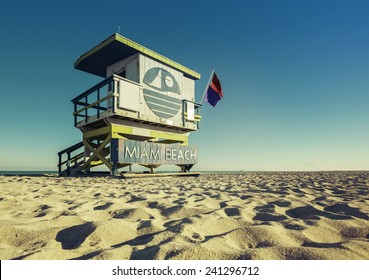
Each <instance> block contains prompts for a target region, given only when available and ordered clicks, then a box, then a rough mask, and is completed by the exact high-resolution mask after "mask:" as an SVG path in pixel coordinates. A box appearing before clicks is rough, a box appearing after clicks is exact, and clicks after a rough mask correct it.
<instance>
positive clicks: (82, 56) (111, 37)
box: [74, 33, 201, 79]
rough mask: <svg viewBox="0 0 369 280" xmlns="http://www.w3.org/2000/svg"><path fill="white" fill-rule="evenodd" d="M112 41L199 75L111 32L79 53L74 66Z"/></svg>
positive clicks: (185, 71) (197, 75)
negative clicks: (90, 47)
mask: <svg viewBox="0 0 369 280" xmlns="http://www.w3.org/2000/svg"><path fill="white" fill-rule="evenodd" d="M114 41H118V42H120V43H122V44H124V45H126V46H129V47H131V48H133V49H135V50H137V51H138V52H140V53H143V54H145V55H147V56H149V57H152V58H154V59H156V60H158V61H160V62H162V63H164V64H167V65H169V66H172V67H173V68H175V69H178V70H179V71H181V72H183V73H185V74H188V75H189V76H191V77H194V78H195V79H200V78H201V75H200V74H199V73H197V72H196V71H193V70H191V69H189V68H187V67H185V66H183V65H181V64H179V63H177V62H175V61H173V60H171V59H169V58H167V57H165V56H163V55H161V54H158V53H157V52H154V51H152V50H150V49H148V48H145V47H144V46H142V45H140V44H138V43H136V42H134V41H132V40H130V39H128V38H126V37H123V36H122V35H120V34H117V33H115V34H113V35H112V36H110V37H109V38H108V39H106V40H105V41H103V42H102V43H100V44H99V45H97V46H96V47H94V48H93V49H91V50H90V51H88V52H86V53H85V54H83V55H81V56H80V57H79V58H78V60H77V61H76V62H75V63H74V67H75V68H76V67H77V66H78V65H79V64H80V63H81V62H82V61H83V60H84V59H86V58H87V57H89V56H90V55H92V54H94V53H95V52H97V51H98V50H100V49H102V48H104V47H106V46H107V45H109V44H111V43H112V42H114Z"/></svg>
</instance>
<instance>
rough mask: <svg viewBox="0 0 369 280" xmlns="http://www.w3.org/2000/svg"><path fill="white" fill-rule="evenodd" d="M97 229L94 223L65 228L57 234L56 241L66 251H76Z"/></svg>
mask: <svg viewBox="0 0 369 280" xmlns="http://www.w3.org/2000/svg"><path fill="white" fill-rule="evenodd" d="M95 229H96V225H95V224H94V223H92V222H88V223H84V224H81V225H78V226H73V227H69V228H65V229H63V230H61V231H59V232H58V233H57V235H56V238H55V240H56V241H58V242H60V243H61V245H62V248H63V249H64V250H71V249H76V248H78V247H79V246H80V245H81V244H82V243H83V242H84V241H85V240H86V238H87V237H88V236H89V235H90V234H91V233H93V232H94V231H95Z"/></svg>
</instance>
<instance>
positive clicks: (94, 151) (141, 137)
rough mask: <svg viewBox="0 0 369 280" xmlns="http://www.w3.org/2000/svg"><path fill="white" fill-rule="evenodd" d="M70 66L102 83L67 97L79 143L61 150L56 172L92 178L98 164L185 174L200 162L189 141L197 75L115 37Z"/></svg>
mask: <svg viewBox="0 0 369 280" xmlns="http://www.w3.org/2000/svg"><path fill="white" fill-rule="evenodd" d="M74 67H75V68H76V69H79V70H82V71H85V72H88V73H91V74H94V75H97V76H100V77H102V78H104V80H102V81H101V82H100V83H98V84H97V85H95V86H93V87H91V88H89V89H88V90H86V91H85V92H83V93H81V94H80V95H78V96H77V97H75V98H74V99H73V100H72V103H73V104H74V112H73V116H74V126H75V127H76V128H78V129H79V130H80V131H81V132H82V139H83V140H82V141H81V142H80V143H77V144H75V145H73V146H71V147H69V148H67V149H65V150H63V151H61V152H59V153H58V156H59V164H58V168H59V175H66V176H70V175H76V174H82V173H84V174H89V173H90V172H92V171H91V168H93V167H97V166H101V165H105V166H106V167H107V168H108V169H109V173H110V174H111V175H118V174H119V173H120V172H119V171H118V170H119V169H120V168H123V167H126V166H130V165H132V164H134V163H136V164H140V165H142V166H145V167H147V168H149V170H150V172H151V173H153V172H155V169H156V168H157V167H159V166H160V165H164V164H170V165H177V166H179V167H180V170H181V172H182V173H185V172H188V171H189V170H190V169H191V168H192V166H193V165H194V164H196V163H197V158H198V153H197V147H196V146H192V145H188V137H189V135H190V133H191V132H193V131H196V130H198V129H199V122H200V119H201V116H200V112H199V110H200V107H201V105H200V104H198V103H196V102H195V81H196V80H198V79H200V74H198V73H196V72H195V71H193V70H191V69H189V68H187V67H185V66H183V65H181V64H179V63H176V62H174V61H173V60H170V59H168V58H166V57H164V56H162V55H160V54H158V53H156V52H154V51H152V50H150V49H148V48H146V47H144V46H142V45H140V44H138V43H135V42H133V41H132V40H130V39H127V38H125V37H123V36H121V35H120V34H113V35H112V36H110V37H109V38H107V39H106V40H104V41H103V42H101V43H100V44H98V45H97V46H96V47H94V48H92V49H91V50H89V51H88V52H86V53H84V54H83V55H81V56H80V57H79V58H78V59H77V61H76V62H75V64H74Z"/></svg>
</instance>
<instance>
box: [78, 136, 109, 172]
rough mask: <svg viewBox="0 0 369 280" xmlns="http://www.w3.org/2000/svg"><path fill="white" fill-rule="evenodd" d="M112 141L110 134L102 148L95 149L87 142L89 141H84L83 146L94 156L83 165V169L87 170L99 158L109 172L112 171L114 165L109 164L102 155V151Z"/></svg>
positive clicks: (101, 145)
mask: <svg viewBox="0 0 369 280" xmlns="http://www.w3.org/2000/svg"><path fill="white" fill-rule="evenodd" d="M110 139H111V135H110V134H109V135H108V136H107V137H106V139H105V140H104V141H103V142H102V143H101V144H100V146H99V147H98V148H97V149H95V148H94V147H92V145H91V144H90V143H89V142H88V141H87V140H83V144H84V145H85V146H86V147H87V148H88V149H90V150H91V151H92V155H91V157H90V158H89V159H88V160H87V161H86V162H85V163H84V164H83V166H82V169H86V168H87V167H89V166H90V164H91V162H92V161H93V160H94V159H96V158H99V159H100V160H101V161H102V162H103V163H104V164H105V165H106V166H107V167H108V168H109V170H112V165H111V163H110V162H108V161H107V160H106V159H105V158H104V157H103V156H102V155H101V154H100V152H101V151H102V149H103V148H104V147H105V146H106V145H107V144H108V143H109V141H110Z"/></svg>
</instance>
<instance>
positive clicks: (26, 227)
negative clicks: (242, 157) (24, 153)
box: [0, 172, 369, 260]
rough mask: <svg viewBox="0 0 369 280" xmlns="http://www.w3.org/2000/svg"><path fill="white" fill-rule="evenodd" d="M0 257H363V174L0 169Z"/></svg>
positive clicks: (366, 208) (368, 178)
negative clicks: (149, 174)
mask: <svg viewBox="0 0 369 280" xmlns="http://www.w3.org/2000/svg"><path fill="white" fill-rule="evenodd" d="M0 237H1V241H0V258H1V259H3V260H4V259H41V260H43V259H52V260H53V259H160V260H163V259H181V260H183V259H190V260H196V259H210V260H212V259H258V260H259V259H273V260H284V259H332V260H337V259H369V172H255V173H239V174H226V173H224V174H203V175H201V176H200V177H198V178H196V177H165V178H145V179H127V180H123V179H114V178H110V177H80V178H65V177H60V178H59V177H57V176H54V175H45V176H0Z"/></svg>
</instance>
